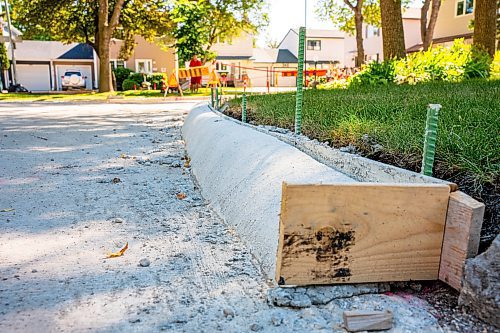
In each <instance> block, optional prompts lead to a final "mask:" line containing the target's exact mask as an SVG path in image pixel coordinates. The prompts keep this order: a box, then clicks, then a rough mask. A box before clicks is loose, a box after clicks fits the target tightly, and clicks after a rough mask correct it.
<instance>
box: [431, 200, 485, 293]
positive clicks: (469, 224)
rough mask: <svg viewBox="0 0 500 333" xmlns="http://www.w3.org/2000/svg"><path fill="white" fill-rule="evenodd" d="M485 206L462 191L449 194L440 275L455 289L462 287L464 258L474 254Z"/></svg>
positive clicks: (477, 245) (475, 253)
mask: <svg viewBox="0 0 500 333" xmlns="http://www.w3.org/2000/svg"><path fill="white" fill-rule="evenodd" d="M484 208H485V207H484V204H482V203H480V202H478V201H476V200H474V199H473V198H471V197H469V196H468V195H466V194H465V193H463V192H460V191H457V192H453V193H451V194H450V201H449V205H448V214H447V216H446V227H445V231H444V240H443V250H442V253H441V263H440V267H439V279H440V280H441V281H443V282H445V283H447V284H448V285H450V286H451V287H453V288H455V289H456V290H460V289H461V288H462V276H463V269H464V266H465V260H466V259H468V258H472V257H474V256H476V255H477V251H478V248H479V238H480V235H481V227H482V224H483V216H484Z"/></svg>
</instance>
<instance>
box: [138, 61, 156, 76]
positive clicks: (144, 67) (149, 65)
mask: <svg viewBox="0 0 500 333" xmlns="http://www.w3.org/2000/svg"><path fill="white" fill-rule="evenodd" d="M135 71H136V72H137V73H152V72H153V60H151V59H136V60H135Z"/></svg>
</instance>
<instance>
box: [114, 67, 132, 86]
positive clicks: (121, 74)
mask: <svg viewBox="0 0 500 333" xmlns="http://www.w3.org/2000/svg"><path fill="white" fill-rule="evenodd" d="M113 73H115V79H116V85H117V87H118V90H121V89H120V88H121V87H122V84H123V81H125V80H126V79H127V78H128V77H129V76H130V73H132V70H131V69H128V68H120V67H118V68H115V69H113Z"/></svg>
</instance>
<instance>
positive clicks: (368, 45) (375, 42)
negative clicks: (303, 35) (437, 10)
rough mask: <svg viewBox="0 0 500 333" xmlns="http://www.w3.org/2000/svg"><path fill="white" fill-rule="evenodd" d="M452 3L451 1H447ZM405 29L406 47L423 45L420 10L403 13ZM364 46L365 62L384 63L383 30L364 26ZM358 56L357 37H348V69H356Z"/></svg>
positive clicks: (346, 47)
mask: <svg viewBox="0 0 500 333" xmlns="http://www.w3.org/2000/svg"><path fill="white" fill-rule="evenodd" d="M446 1H450V0H445V2H446ZM403 29H404V35H405V46H406V48H407V49H408V48H410V47H412V46H414V45H416V44H419V43H422V39H421V37H420V8H408V9H407V10H405V11H404V12H403ZM363 46H364V47H365V61H366V62H371V61H383V60H384V52H383V46H382V29H381V28H377V27H374V26H371V25H367V24H364V25H363ZM356 55H357V47H356V37H355V36H353V35H346V37H345V58H344V63H345V66H346V67H354V64H355V60H356Z"/></svg>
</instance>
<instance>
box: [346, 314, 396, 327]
mask: <svg viewBox="0 0 500 333" xmlns="http://www.w3.org/2000/svg"><path fill="white" fill-rule="evenodd" d="M343 318H344V327H345V328H346V329H347V330H348V331H349V332H361V331H380V330H388V329H391V328H392V321H393V314H392V312H391V311H389V310H387V311H361V310H358V311H344V314H343Z"/></svg>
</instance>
